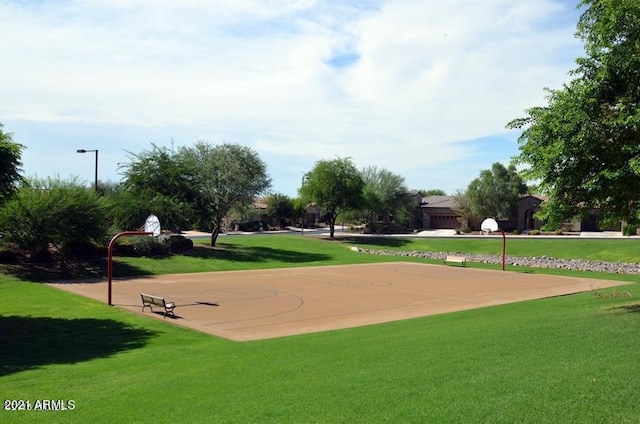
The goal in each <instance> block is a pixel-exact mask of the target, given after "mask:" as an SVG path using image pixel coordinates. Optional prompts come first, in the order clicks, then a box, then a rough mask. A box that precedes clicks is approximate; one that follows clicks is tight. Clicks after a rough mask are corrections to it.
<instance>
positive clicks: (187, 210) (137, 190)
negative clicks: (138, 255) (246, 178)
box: [110, 144, 201, 230]
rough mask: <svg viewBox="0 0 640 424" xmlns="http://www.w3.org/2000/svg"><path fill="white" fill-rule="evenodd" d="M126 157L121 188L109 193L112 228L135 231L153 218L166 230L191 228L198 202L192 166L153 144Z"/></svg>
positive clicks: (198, 194)
mask: <svg viewBox="0 0 640 424" xmlns="http://www.w3.org/2000/svg"><path fill="white" fill-rule="evenodd" d="M129 156H130V161H129V163H127V164H125V165H123V166H122V169H123V174H124V182H123V184H122V186H121V187H118V188H117V189H115V190H111V192H110V194H111V196H110V198H111V200H112V202H111V206H112V210H113V217H114V224H115V225H116V226H117V227H118V228H120V229H133V228H138V227H140V225H142V223H144V220H145V218H146V217H147V216H149V215H150V214H154V215H156V216H157V217H158V219H159V220H160V222H161V224H162V226H163V227H165V228H170V229H174V230H180V229H184V228H191V226H192V225H193V224H194V222H195V221H196V219H197V216H198V215H197V212H196V211H197V208H198V207H199V206H200V205H199V202H200V200H201V197H200V191H199V186H198V184H199V181H198V179H197V176H196V170H195V169H194V168H193V167H191V163H190V162H185V161H182V160H180V158H179V157H178V156H177V154H176V153H174V152H173V151H171V150H169V149H167V148H166V147H158V146H156V145H155V144H154V145H152V148H151V150H145V151H143V152H141V153H139V154H133V153H129Z"/></svg>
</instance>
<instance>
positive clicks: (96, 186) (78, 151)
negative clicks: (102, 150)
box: [76, 149, 98, 193]
mask: <svg viewBox="0 0 640 424" xmlns="http://www.w3.org/2000/svg"><path fill="white" fill-rule="evenodd" d="M89 152H95V153H96V168H95V171H96V172H95V178H94V183H93V188H94V190H95V191H96V193H97V192H98V150H97V149H96V150H85V149H78V150H76V153H89Z"/></svg>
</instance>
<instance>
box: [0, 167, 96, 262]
mask: <svg viewBox="0 0 640 424" xmlns="http://www.w3.org/2000/svg"><path fill="white" fill-rule="evenodd" d="M107 227H108V222H107V219H106V213H105V208H104V205H103V203H102V200H101V198H100V197H98V196H97V195H96V193H95V192H94V190H92V189H90V188H87V187H84V186H81V185H80V184H78V183H77V182H76V181H75V180H71V181H61V180H59V179H47V180H38V179H32V180H28V181H27V183H26V184H25V185H23V186H22V187H21V188H20V190H19V191H18V193H17V195H16V196H15V197H14V198H13V199H12V200H10V201H9V202H7V203H6V204H5V205H4V206H3V208H2V209H1V210H0V231H1V232H3V233H4V238H5V240H6V242H9V243H14V244H15V245H16V246H18V248H20V249H21V250H23V251H25V252H28V253H29V254H30V256H31V258H42V259H46V258H47V257H48V256H50V253H51V249H52V248H53V249H54V250H56V251H57V252H59V253H60V254H62V255H63V256H68V255H71V254H74V253H77V252H80V251H82V249H83V248H84V247H86V246H87V245H89V244H91V243H100V242H102V241H103V238H104V236H105V235H106V233H107Z"/></svg>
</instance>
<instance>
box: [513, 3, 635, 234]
mask: <svg viewBox="0 0 640 424" xmlns="http://www.w3.org/2000/svg"><path fill="white" fill-rule="evenodd" d="M580 6H582V7H586V10H585V11H584V12H583V14H582V16H581V17H580V19H579V21H578V25H577V32H576V36H577V37H578V38H580V39H581V40H582V41H583V42H584V47H585V52H586V56H585V57H581V58H578V59H577V60H576V63H577V68H576V69H574V70H573V71H572V72H571V75H572V76H573V79H572V80H571V82H569V83H568V84H565V85H564V86H563V87H562V88H561V89H558V90H549V89H547V90H546V92H547V105H546V106H542V107H533V108H530V109H528V110H527V113H526V116H525V117H524V118H520V119H515V120H513V121H511V122H510V123H509V124H508V125H507V127H508V128H518V129H523V132H522V134H521V136H520V138H519V140H518V142H519V144H520V154H519V155H518V156H517V157H516V158H515V162H516V163H517V164H521V165H523V166H525V167H526V169H525V174H524V175H525V176H526V177H527V179H529V180H534V181H537V182H538V183H539V190H540V191H541V193H543V194H546V195H547V196H548V197H549V200H548V201H546V202H544V203H543V205H542V210H541V213H540V214H539V217H540V218H542V219H546V220H547V222H548V224H549V225H558V224H560V223H561V222H563V221H566V220H568V219H571V218H573V217H575V216H577V215H579V214H585V213H586V212H587V211H588V210H589V209H591V208H596V207H597V208H600V209H601V211H602V213H603V215H602V217H603V221H604V222H605V223H613V222H619V221H628V222H630V223H638V222H639V219H640V196H639V193H640V2H638V1H637V0H583V1H582V2H581V3H580Z"/></svg>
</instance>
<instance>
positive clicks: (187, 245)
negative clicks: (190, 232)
mask: <svg viewBox="0 0 640 424" xmlns="http://www.w3.org/2000/svg"><path fill="white" fill-rule="evenodd" d="M161 240H162V241H163V242H164V244H165V245H166V246H167V249H169V252H171V253H183V252H187V251H189V250H192V249H193V240H191V239H188V238H186V237H185V236H181V235H175V234H172V235H170V236H162V237H161Z"/></svg>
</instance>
